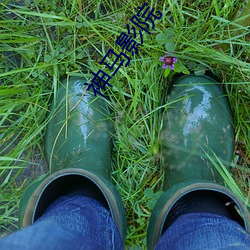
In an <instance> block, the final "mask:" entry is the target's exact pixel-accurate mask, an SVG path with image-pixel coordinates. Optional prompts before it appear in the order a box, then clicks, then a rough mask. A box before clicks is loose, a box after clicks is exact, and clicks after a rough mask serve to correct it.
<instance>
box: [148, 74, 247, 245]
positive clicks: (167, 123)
mask: <svg viewBox="0 0 250 250" xmlns="http://www.w3.org/2000/svg"><path fill="white" fill-rule="evenodd" d="M168 102H169V103H170V107H169V108H168V110H167V112H166V113H165V114H164V116H163V128H162V131H161V135H160V140H161V161H162V166H163V167H164V171H165V177H164V191H165V192H164V193H163V194H162V196H161V197H160V198H159V200H158V201H157V203H156V205H155V207H154V209H153V211H152V214H151V218H150V221H149V227H148V238H147V245H148V249H150V250H151V249H154V247H155V246H156V244H157V242H158V240H159V239H160V237H161V236H162V234H163V233H164V230H166V228H167V226H166V225H168V222H169V220H170V217H171V216H170V215H171V213H170V212H172V211H174V210H172V211H171V209H172V208H173V207H174V205H176V204H177V202H178V201H180V199H181V198H183V197H184V196H186V195H187V194H189V195H190V194H191V193H192V192H196V191H199V193H201V192H200V191H202V194H203V197H204V195H205V196H206V192H205V191H209V192H210V193H211V192H213V193H212V195H214V196H219V197H221V199H223V200H225V201H226V200H227V201H230V202H229V203H228V204H235V205H236V207H237V208H238V211H239V213H240V214H241V217H240V216H239V215H238V214H237V215H238V217H239V218H240V219H239V223H240V224H241V225H242V226H243V227H245V229H246V230H248V231H249V230H250V215H249V212H248V210H247V208H246V206H245V205H244V204H243V203H242V201H241V200H240V199H239V198H238V197H237V196H236V195H235V194H234V193H232V192H231V191H230V190H229V189H228V188H226V187H224V181H223V179H222V177H221V175H220V174H219V173H218V171H217V170H216V169H215V168H214V166H213V165H212V164H211V161H210V160H209V157H212V158H213V159H214V158H215V157H214V154H216V156H217V157H218V158H219V159H220V160H221V161H223V163H224V165H226V167H227V168H228V169H229V165H230V163H231V160H232V155H233V147H234V130H233V121H232V114H231V109H230V106H229V103H228V100H227V97H226V96H225V94H224V92H223V91H222V90H221V88H220V86H219V85H218V84H217V83H216V82H215V81H214V80H213V79H211V78H209V77H207V76H192V75H191V76H184V77H181V78H179V79H178V80H177V81H176V82H175V83H174V84H173V87H172V91H171V94H170V96H169V100H168ZM206 154H208V155H209V156H207V155H206ZM210 159H211V158H210ZM215 161H216V160H215ZM193 194H194V193H193ZM196 194H197V192H196ZM186 197H187V196H186ZM232 209H234V210H235V208H234V207H233V208H232Z"/></svg>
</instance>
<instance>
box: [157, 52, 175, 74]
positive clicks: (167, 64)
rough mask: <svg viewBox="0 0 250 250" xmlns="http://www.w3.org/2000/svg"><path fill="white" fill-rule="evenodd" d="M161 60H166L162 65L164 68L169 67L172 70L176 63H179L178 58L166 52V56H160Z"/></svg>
mask: <svg viewBox="0 0 250 250" xmlns="http://www.w3.org/2000/svg"><path fill="white" fill-rule="evenodd" d="M159 60H160V61H161V62H164V64H163V66H162V68H163V69H166V68H168V67H169V68H170V69H171V70H173V69H174V64H175V63H177V58H176V57H172V56H170V55H169V53H166V55H165V56H164V57H160V58H159Z"/></svg>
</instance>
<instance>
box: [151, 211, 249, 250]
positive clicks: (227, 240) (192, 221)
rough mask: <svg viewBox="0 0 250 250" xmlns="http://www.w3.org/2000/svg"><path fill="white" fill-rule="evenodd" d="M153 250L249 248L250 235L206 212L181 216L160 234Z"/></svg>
mask: <svg viewBox="0 0 250 250" xmlns="http://www.w3.org/2000/svg"><path fill="white" fill-rule="evenodd" d="M155 249H156V250H163V249H171V250H179V249H180V250H194V249H202V250H204V249H225V250H228V249H238V250H247V249H250V234H249V233H247V232H246V231H245V229H244V228H243V227H241V226H240V225H239V224H238V223H237V222H236V221H233V220H231V219H229V218H228V217H225V216H220V215H216V214H208V213H188V214H184V215H181V216H180V217H179V218H178V219H177V220H176V221H175V222H174V223H173V224H172V225H171V226H170V227H169V228H168V229H167V230H166V231H165V233H164V234H163V235H162V237H161V238H160V240H159V241H158V243H157V245H156V247H155Z"/></svg>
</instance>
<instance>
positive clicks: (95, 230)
mask: <svg viewBox="0 0 250 250" xmlns="http://www.w3.org/2000/svg"><path fill="white" fill-rule="evenodd" d="M0 249H4V250H26V249H27V250H28V249H30V250H31V249H32V250H37V249H39V250H50V249H51V250H52V249H53V250H57V249H58V250H71V249H72V250H73V249H74V250H78V249H79V250H80V249H84V250H88V249H89V250H90V249H91V250H92V249H96V250H100V249H103V250H109V249H114V250H120V249H123V243H122V240H121V237H120V234H119V231H118V229H117V227H116V226H115V224H114V222H113V219H112V217H111V215H110V212H109V211H108V210H107V209H106V208H105V207H103V206H102V205H101V204H100V203H99V202H97V201H96V200H94V199H92V198H89V197H85V196H72V197H68V196H67V197H60V198H59V199H58V200H56V201H55V202H54V203H53V204H52V205H51V206H50V207H49V208H48V209H47V211H46V212H45V213H44V214H43V216H42V217H40V218H39V219H38V220H37V221H36V222H35V223H34V224H33V225H31V226H29V227H28V228H25V229H23V230H20V231H18V232H16V233H13V234H11V235H9V236H6V237H3V238H1V239H0Z"/></svg>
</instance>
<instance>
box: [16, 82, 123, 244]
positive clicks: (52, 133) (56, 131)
mask: <svg viewBox="0 0 250 250" xmlns="http://www.w3.org/2000/svg"><path fill="white" fill-rule="evenodd" d="M85 82H86V81H85V79H84V78H76V77H74V78H71V79H70V80H69V81H68V82H67V81H64V82H63V84H62V86H61V87H60V88H59V90H58V94H57V99H56V100H55V102H54V101H53V102H52V105H51V109H50V110H51V112H50V113H51V114H50V116H51V120H50V121H49V123H48V125H47V131H46V136H45V154H46V157H47V160H48V162H49V167H50V174H49V176H47V177H46V178H43V179H42V180H39V181H37V182H36V183H35V184H33V185H32V186H30V187H29V188H28V189H27V190H26V192H25V193H24V194H23V196H22V199H21V202H20V213H19V214H20V216H19V217H20V218H19V226H20V227H21V228H22V227H26V226H28V225H31V224H32V223H34V221H36V220H37V219H38V218H39V217H40V216H41V215H42V214H43V213H44V211H45V210H46V208H47V207H48V206H49V205H50V204H51V203H52V202H53V201H55V200H56V199H57V198H58V197H59V196H62V195H65V194H69V193H72V192H79V190H80V192H81V194H83V195H85V194H86V195H88V196H90V197H93V198H95V199H97V200H98V201H100V202H101V203H102V204H103V205H104V206H106V207H107V209H109V210H110V212H111V215H112V218H113V219H114V222H115V224H116V226H117V227H118V230H119V232H120V235H121V237H122V239H123V241H125V237H126V215H125V210H124V206H123V204H122V200H121V197H120V194H119V193H118V191H117V190H116V188H115V187H114V185H112V184H111V182H110V167H111V133H112V131H111V130H112V126H111V124H112V123H111V121H110V114H109V111H108V107H107V104H106V102H105V100H104V99H102V98H98V97H95V96H94V94H92V93H91V92H86V90H84V89H86V88H85V86H84V83H85Z"/></svg>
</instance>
